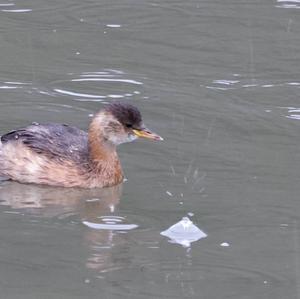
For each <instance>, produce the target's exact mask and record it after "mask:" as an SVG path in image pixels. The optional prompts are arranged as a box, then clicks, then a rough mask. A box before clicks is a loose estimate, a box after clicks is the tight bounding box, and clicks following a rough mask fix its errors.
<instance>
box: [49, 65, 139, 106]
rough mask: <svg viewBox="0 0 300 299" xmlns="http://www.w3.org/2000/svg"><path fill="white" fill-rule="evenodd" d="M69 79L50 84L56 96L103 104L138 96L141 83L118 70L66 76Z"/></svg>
mask: <svg viewBox="0 0 300 299" xmlns="http://www.w3.org/2000/svg"><path fill="white" fill-rule="evenodd" d="M68 76H69V79H68V80H63V81H56V82H53V83H52V84H51V87H50V88H51V91H52V92H53V93H54V94H56V95H63V96H67V97H70V98H71V99H73V100H75V101H81V102H105V101H107V100H110V99H122V98H130V97H133V96H134V95H137V94H140V93H141V92H142V91H141V86H142V85H143V82H142V81H141V80H140V79H136V78H134V77H133V76H131V75H128V74H126V73H124V72H123V71H120V70H112V69H108V70H103V71H97V72H82V73H81V74H73V73H71V74H68Z"/></svg>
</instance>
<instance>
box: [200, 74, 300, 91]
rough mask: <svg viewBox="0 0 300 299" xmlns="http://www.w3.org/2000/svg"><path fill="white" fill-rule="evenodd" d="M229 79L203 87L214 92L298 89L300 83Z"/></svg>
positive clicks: (216, 80) (219, 80)
mask: <svg viewBox="0 0 300 299" xmlns="http://www.w3.org/2000/svg"><path fill="white" fill-rule="evenodd" d="M237 76H241V75H237V74H233V77H234V79H236V77H237ZM234 79H232V78H230V79H215V80H212V82H210V83H208V84H206V85H205V88H207V89H215V90H232V89H241V88H255V89H257V88H272V87H279V86H285V87H297V88H299V87H300V82H268V81H263V80H258V79H257V80H251V81H250V82H249V79H246V78H242V76H241V78H240V80H234Z"/></svg>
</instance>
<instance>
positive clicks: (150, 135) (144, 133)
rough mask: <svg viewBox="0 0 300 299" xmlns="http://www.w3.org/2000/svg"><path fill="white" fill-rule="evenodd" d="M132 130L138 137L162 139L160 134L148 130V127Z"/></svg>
mask: <svg viewBox="0 0 300 299" xmlns="http://www.w3.org/2000/svg"><path fill="white" fill-rule="evenodd" d="M132 131H133V133H134V134H135V135H136V136H138V137H142V138H147V139H152V140H164V139H163V138H162V137H161V136H159V135H157V134H155V133H154V132H152V131H150V130H149V129H148V128H141V129H133V130H132Z"/></svg>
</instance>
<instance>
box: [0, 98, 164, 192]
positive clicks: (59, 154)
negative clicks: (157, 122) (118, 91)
mask: <svg viewBox="0 0 300 299" xmlns="http://www.w3.org/2000/svg"><path fill="white" fill-rule="evenodd" d="M138 137H145V138H149V139H153V140H162V138H161V137H160V136H159V135H156V134H155V133H153V132H151V131H150V130H149V129H147V128H146V127H145V126H144V124H143V121H142V117H141V114H140V112H139V110H138V109H137V108H136V107H134V106H132V105H130V104H124V103H119V102H117V103H111V104H109V105H107V106H106V107H105V108H104V109H102V110H100V111H99V112H98V113H97V114H96V115H95V117H94V118H93V120H92V122H91V124H90V126H89V130H88V133H86V132H84V131H82V130H80V129H77V128H75V127H71V126H68V125H65V124H54V123H49V124H38V123H33V124H32V125H30V126H28V127H26V128H22V129H18V130H15V131H12V132H9V133H7V134H5V135H3V136H2V137H1V142H0V175H2V176H5V177H7V178H9V179H11V180H15V181H19V182H22V183H37V184H46V185H52V186H63V187H82V188H94V187H100V188H101V187H108V186H113V185H116V184H119V183H121V182H122V181H123V172H122V168H121V164H120V161H119V158H118V154H117V152H116V146H117V145H119V144H121V143H124V142H130V141H133V140H134V139H136V138H138Z"/></svg>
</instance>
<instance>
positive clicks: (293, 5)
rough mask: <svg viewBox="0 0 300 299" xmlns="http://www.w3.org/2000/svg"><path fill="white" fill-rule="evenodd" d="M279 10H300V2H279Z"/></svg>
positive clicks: (292, 0)
mask: <svg viewBox="0 0 300 299" xmlns="http://www.w3.org/2000/svg"><path fill="white" fill-rule="evenodd" d="M277 3H278V5H276V7H278V8H296V9H299V8H300V0H277Z"/></svg>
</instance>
